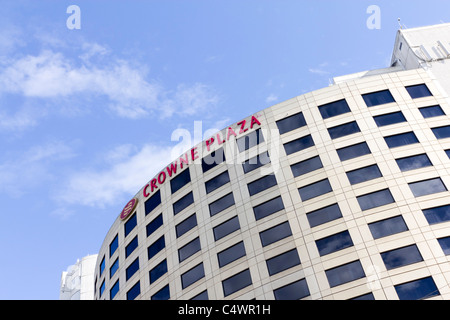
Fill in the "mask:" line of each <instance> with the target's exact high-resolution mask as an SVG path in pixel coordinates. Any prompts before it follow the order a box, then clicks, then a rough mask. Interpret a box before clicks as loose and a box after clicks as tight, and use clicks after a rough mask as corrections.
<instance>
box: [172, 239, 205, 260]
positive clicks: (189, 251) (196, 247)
mask: <svg viewBox="0 0 450 320" xmlns="http://www.w3.org/2000/svg"><path fill="white" fill-rule="evenodd" d="M201 249H202V248H201V246H200V238H198V237H197V238H195V239H194V240H192V241H191V242H189V243H187V244H185V245H184V246H183V247H181V248H180V249H178V260H179V262H180V263H181V262H183V261H184V260H186V259H187V258H189V257H190V256H192V255H194V254H195V253H197V252H199V251H200V250H201Z"/></svg>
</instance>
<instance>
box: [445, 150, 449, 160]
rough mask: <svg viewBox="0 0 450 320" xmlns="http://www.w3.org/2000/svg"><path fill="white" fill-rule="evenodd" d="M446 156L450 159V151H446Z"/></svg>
mask: <svg viewBox="0 0 450 320" xmlns="http://www.w3.org/2000/svg"><path fill="white" fill-rule="evenodd" d="M445 154H446V155H447V157H448V158H449V159H450V149H448V150H445Z"/></svg>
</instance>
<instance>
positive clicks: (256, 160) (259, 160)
mask: <svg viewBox="0 0 450 320" xmlns="http://www.w3.org/2000/svg"><path fill="white" fill-rule="evenodd" d="M268 163H270V157H269V153H268V152H264V153H261V154H259V155H257V156H256V157H253V158H250V159H248V160H247V161H245V162H244V163H242V168H243V170H244V173H249V172H250V171H253V170H255V169H258V168H259V167H262V166H264V165H266V164H268Z"/></svg>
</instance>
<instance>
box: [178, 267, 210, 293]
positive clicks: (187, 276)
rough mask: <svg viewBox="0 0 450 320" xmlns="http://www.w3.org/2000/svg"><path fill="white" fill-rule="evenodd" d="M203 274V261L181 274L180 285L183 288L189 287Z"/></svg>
mask: <svg viewBox="0 0 450 320" xmlns="http://www.w3.org/2000/svg"><path fill="white" fill-rule="evenodd" d="M204 276H205V269H204V268H203V263H200V264H199V265H197V266H195V267H193V268H192V269H191V270H189V271H186V272H185V273H183V274H182V275H181V286H182V288H183V289H185V288H187V287H189V286H190V285H191V284H193V283H194V282H197V281H198V280H200V279H201V278H203V277H204Z"/></svg>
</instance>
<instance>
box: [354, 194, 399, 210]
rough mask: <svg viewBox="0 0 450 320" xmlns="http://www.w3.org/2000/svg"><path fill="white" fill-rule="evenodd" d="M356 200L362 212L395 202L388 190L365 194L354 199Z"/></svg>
mask: <svg viewBox="0 0 450 320" xmlns="http://www.w3.org/2000/svg"><path fill="white" fill-rule="evenodd" d="M356 199H357V200H358V203H359V206H360V207H361V210H362V211H365V210H369V209H372V208H376V207H380V206H384V205H386V204H389V203H394V202H395V201H394V198H393V197H392V194H391V192H390V191H389V189H384V190H380V191H376V192H373V193H369V194H365V195H362V196H359V197H356Z"/></svg>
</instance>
